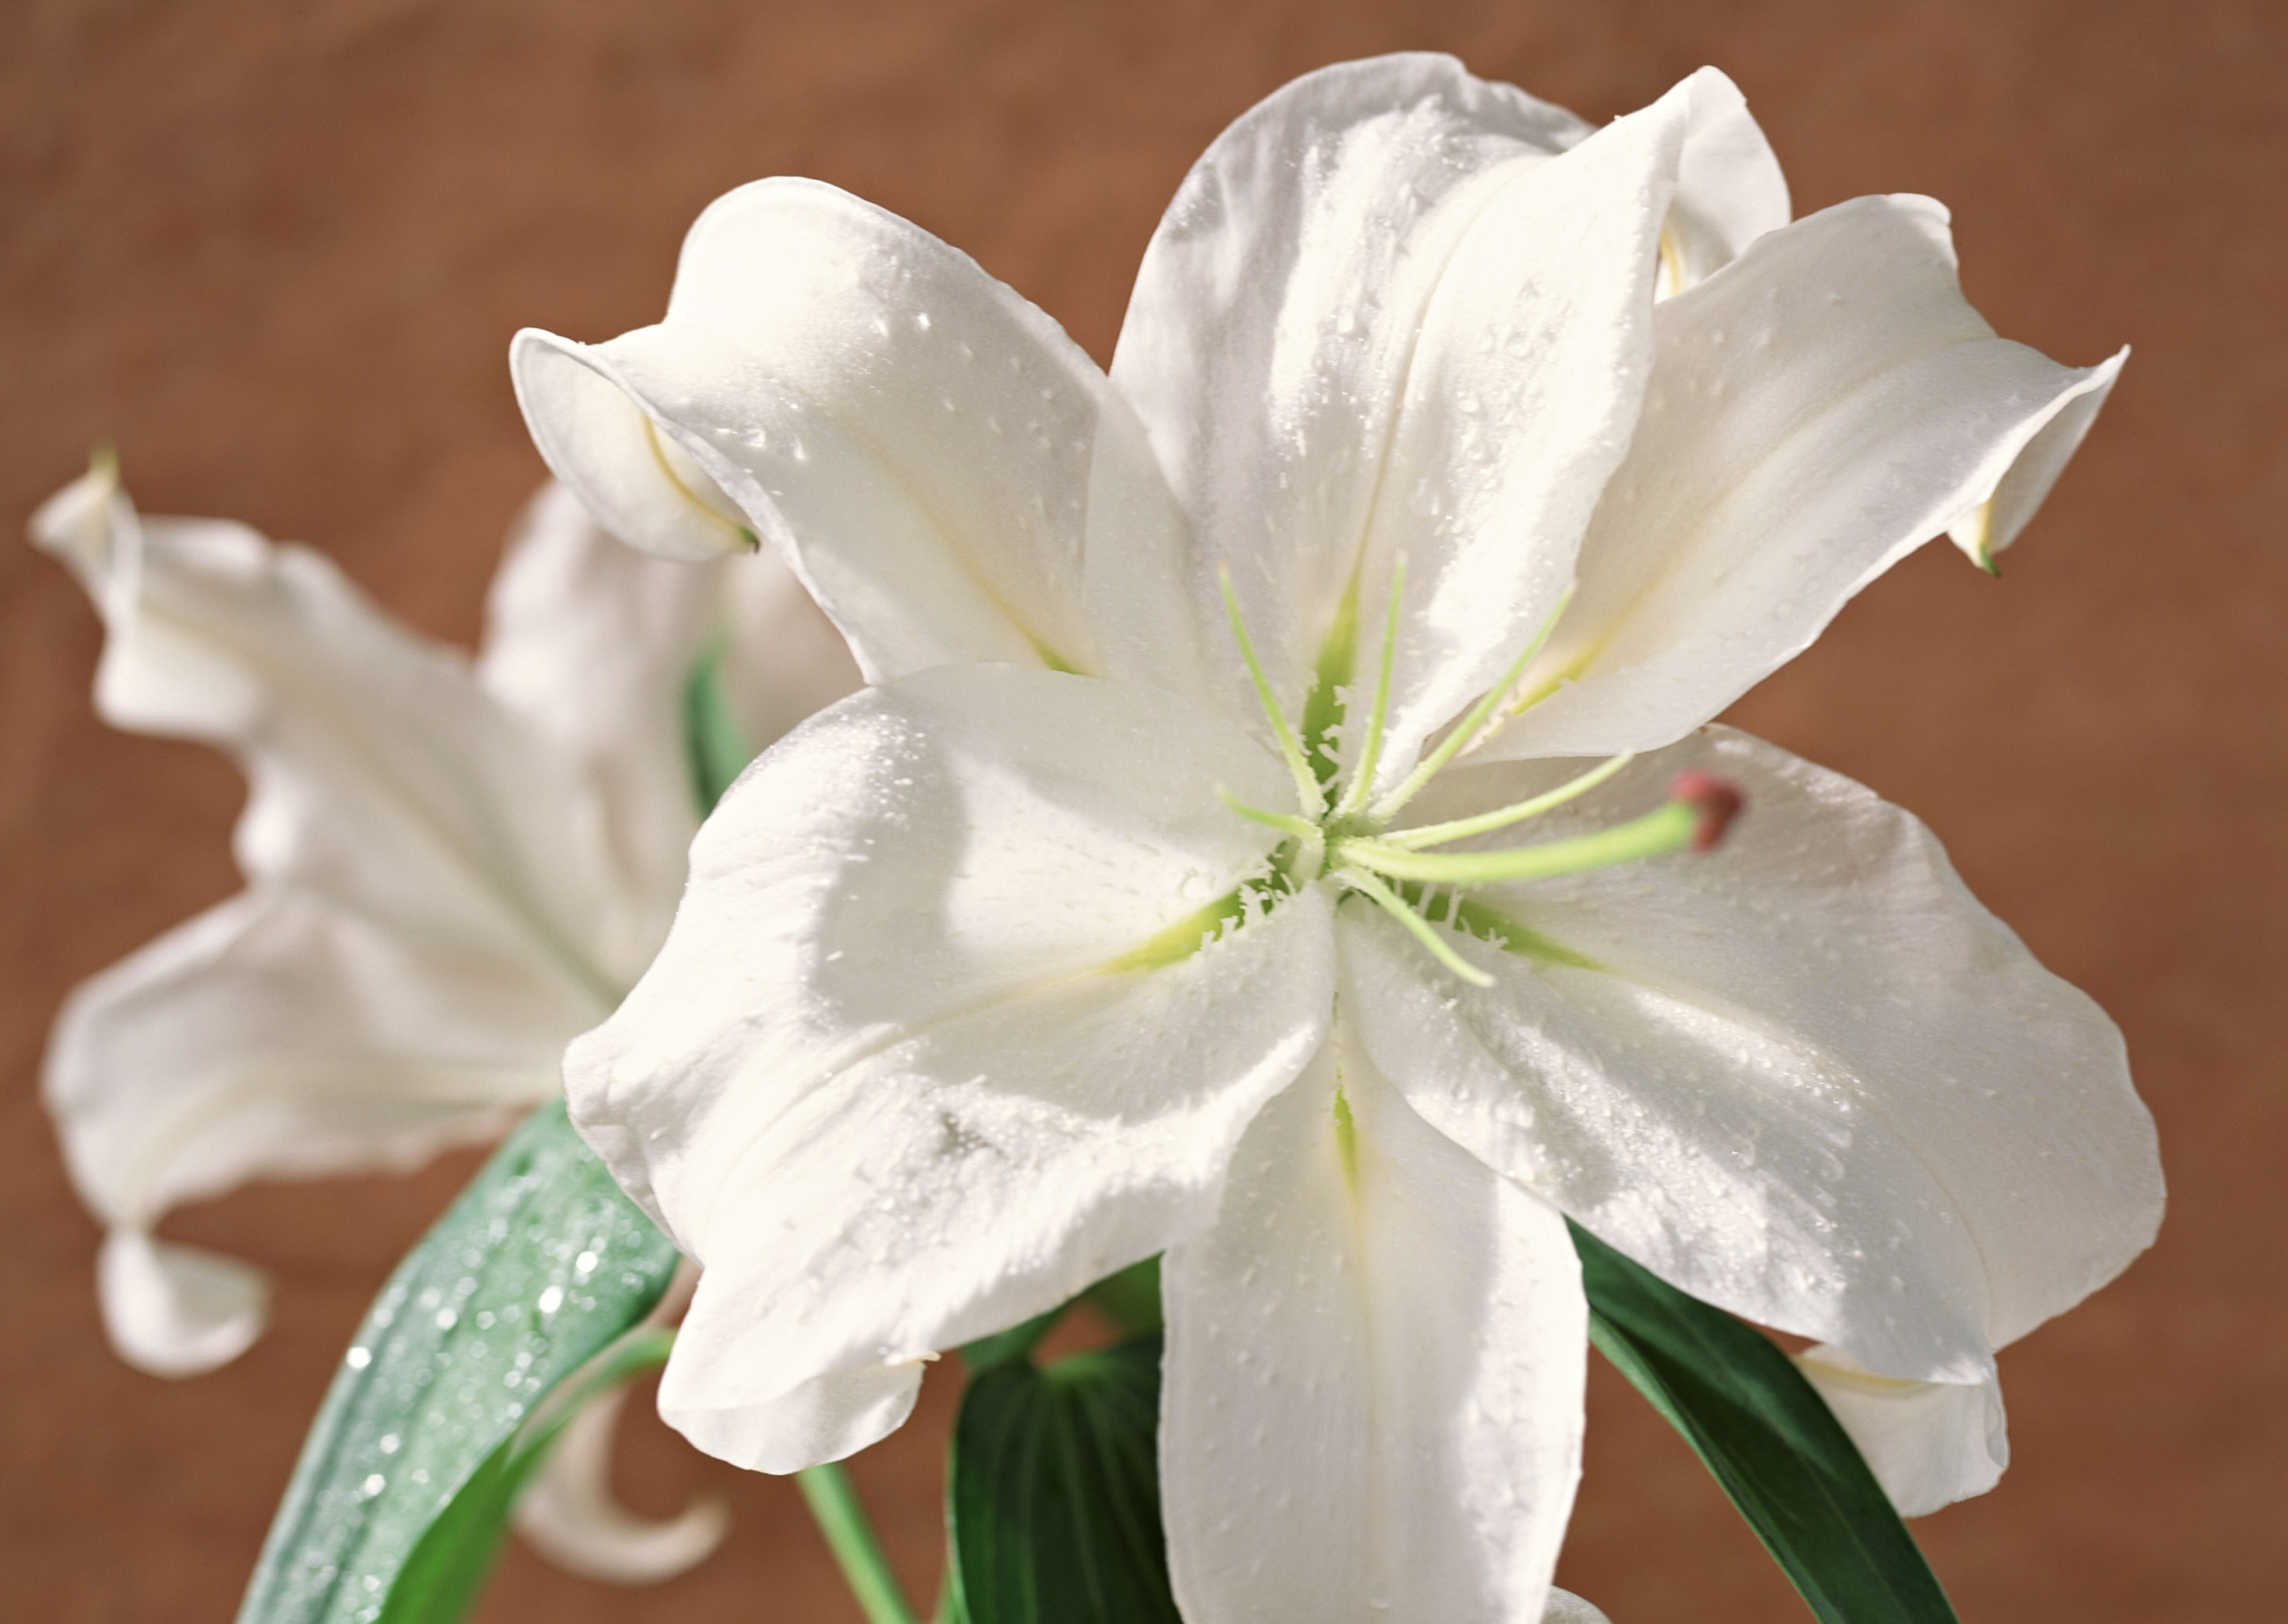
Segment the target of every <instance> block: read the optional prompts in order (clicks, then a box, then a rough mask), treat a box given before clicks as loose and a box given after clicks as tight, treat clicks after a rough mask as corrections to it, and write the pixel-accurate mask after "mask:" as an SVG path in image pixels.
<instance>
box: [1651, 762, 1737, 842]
mask: <svg viewBox="0 0 2288 1624" xmlns="http://www.w3.org/2000/svg"><path fill="white" fill-rule="evenodd" d="M1668 798H1669V799H1670V800H1672V801H1681V802H1682V803H1684V804H1685V805H1687V806H1689V807H1690V808H1692V810H1693V812H1695V813H1696V814H1697V815H1698V820H1697V821H1696V823H1695V824H1694V825H1693V828H1692V849H1693V850H1694V851H1696V852H1712V851H1714V850H1715V849H1716V847H1717V845H1718V844H1720V842H1721V841H1722V840H1723V838H1724V831H1725V830H1726V829H1728V828H1731V827H1732V820H1733V819H1735V818H1736V817H1738V816H1739V815H1740V809H1741V807H1743V806H1744V805H1745V804H1747V797H1746V796H1744V795H1742V794H1741V793H1740V787H1739V786H1738V785H1737V784H1736V783H1734V782H1733V781H1732V780H1730V779H1728V778H1719V777H1718V776H1717V775H1716V774H1715V773H1713V772H1702V771H1701V770H1700V769H1699V768H1697V767H1693V768H1690V769H1688V770H1687V771H1685V772H1680V773H1678V774H1677V775H1676V776H1675V777H1674V778H1672V779H1671V780H1669V784H1668Z"/></svg>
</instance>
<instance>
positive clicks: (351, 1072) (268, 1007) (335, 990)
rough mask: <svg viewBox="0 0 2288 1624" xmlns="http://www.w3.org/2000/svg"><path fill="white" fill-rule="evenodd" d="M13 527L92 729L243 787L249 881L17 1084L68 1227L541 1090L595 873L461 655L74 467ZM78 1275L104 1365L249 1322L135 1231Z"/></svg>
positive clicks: (436, 1141) (145, 962)
mask: <svg viewBox="0 0 2288 1624" xmlns="http://www.w3.org/2000/svg"><path fill="white" fill-rule="evenodd" d="M33 527H34V535H35V539H36V540H37V541H39V542H40V543H42V544H43V545H44V546H45V547H47V548H48V549H49V550H50V551H53V552H56V553H57V554H59V556H60V557H62V558H64V559H65V561H66V562H67V563H68V564H69V565H70V566H72V567H73V568H74V569H75V571H76V572H77V573H78V574H80V576H81V577H82V579H83V582H84V583H85V584H86V586H87V588H88V590H89V593H90V595H91V597H92V598H94V599H95V600H96V603H97V605H98V606H99V608H100V609H101V610H102V611H103V614H104V617H105V621H106V622H107V629H108V631H109V636H108V638H107V643H106V647H105V651H104V656H103V663H102V665H101V668H100V669H99V674H98V679H97V703H98V708H99V709H100V710H101V712H102V713H103V715H104V716H105V717H107V718H108V719H109V720H111V721H112V722H114V723H115V724H116V725H120V726H123V727H128V728H132V729H135V730H137V731H140V732H147V733H166V734H174V735H181V736H188V737H191V738H196V739H202V740H204V741H209V742H212V743H215V744H218V745H221V746H223V747H224V748H226V749H231V750H232V751H233V752H234V754H236V755H237V756H238V757H240V759H241V760H242V762H243V763H244V764H245V765H246V768H247V771H248V774H249V777H250V780H252V786H253V788H252V794H251V796H250V802H249V805H248V809H247V812H246V814H245V816H244V817H243V818H242V820H241V822H240V826H239V831H238V841H237V845H238V853H239V859H240V863H241V866H242V867H243V868H244V869H245V870H246V872H247V874H248V875H249V877H250V880H251V882H252V885H251V889H250V890H249V891H247V892H245V893H243V894H242V895H241V896H239V897H236V898H234V899H231V900H230V901H228V902H226V903H224V904H222V905H221V906H220V907H216V908H213V909H211V910H210V911H209V912H207V913H206V914H203V915H200V916H199V917H198V918H196V919H195V920H192V921H191V922H189V923H187V924H185V925H183V926H180V927H179V928H178V929H177V930H175V931H171V932H169V933H168V934H167V935H165V936H163V937H161V938H160V939H158V940H156V941H155V942H153V943H151V944H150V945H149V946H147V947H145V948H143V949H142V950H141V951H139V952H138V953H137V954H135V955H131V957H129V958H128V959H127V960H125V961H123V963H120V964H118V965H115V966H114V967H113V968H112V969H110V970H107V971H105V972H104V973H103V974H101V975H99V976H97V977H94V978H91V979H90V980H89V981H87V982H86V983H84V984H83V985H82V986H80V987H79V988H78V989H77V990H76V991H75V993H74V994H73V996H72V998H71V999H70V1001H69V1002H68V1003H67V1005H66V1007H65V1010H64V1011H63V1013H62V1015H61V1016H60V1018H59V1020H58V1023H57V1026H56V1030H55V1034H54V1036H53V1038H52V1042H51V1045H50V1049H49V1053H48V1058H47V1062H46V1066H45V1072H44V1091H45V1095H46V1098H47V1102H48V1105H49V1108H50V1110H51V1111H52V1113H53V1114H54V1116H55V1118H56V1121H57V1126H58V1130H59V1132H60V1135H61V1137H62V1139H63V1142H64V1149H65V1155H66V1160H67V1161H68V1164H69V1166H70V1168H71V1171H72V1175H73V1177H74V1180H75V1184H77V1185H78V1187H79V1190H80V1192H81V1194H82V1195H83V1198H84V1199H85V1200H86V1201H87V1202H88V1204H89V1206H90V1207H91V1208H92V1209H93V1210H94V1212H95V1213H96V1214H97V1216H99V1217H100V1218H101V1219H102V1220H103V1221H104V1222H105V1223H106V1224H107V1225H108V1226H110V1227H111V1228H113V1229H114V1230H115V1231H116V1232H120V1233H121V1234H122V1235H123V1236H126V1237H131V1238H139V1237H143V1236H147V1234H148V1233H149V1232H150V1231H151V1230H152V1229H153V1227H154V1226H155V1225H156V1224H157V1223H158V1221H159V1219H160V1217H161V1216H162V1215H163V1213H164V1212H165V1211H166V1210H167V1209H168V1208H170V1207H171V1206H173V1205H175V1204H177V1203H179V1202H180V1201H184V1200H192V1199H195V1198H198V1197H203V1196H209V1195H213V1194H218V1193H219V1192H222V1191H224V1190H226V1189H229V1188H231V1187H233V1186H234V1185H235V1184H239V1183H241V1182H242V1181H243V1180H245V1179H248V1178H250V1177H255V1176H293V1175H309V1174H315V1173H321V1172H333V1171H343V1170H347V1169H350V1168H375V1167H401V1166H406V1165H409V1164H411V1163H413V1162H415V1161H418V1160H420V1159H421V1158H422V1157H424V1156H425V1155H426V1154H428V1153H431V1152H433V1151H434V1150H436V1149H438V1148H440V1147H441V1146H443V1145H451V1144H457V1143H462V1142H465V1141H468V1140H471V1139H474V1138H481V1137H487V1136H489V1135H490V1134H492V1133H496V1132H497V1131H498V1130H499V1129H501V1128H502V1127H504V1125H505V1123H506V1121H508V1120H509V1113H511V1112H512V1110H513V1109H514V1108H515V1107H516V1106H518V1105H523V1104H527V1103H528V1102H530V1101H533V1100H536V1099H542V1098H545V1097H547V1096H548V1095H549V1094H550V1093H552V1091H553V1088H554V1081H553V1074H554V1070H555V1064H554V1054H555V1051H556V1050H558V1048H559V1047H560V1044H561V1042H562V1041H563V1036H564V1034H566V1033H568V1032H572V1031H576V1030H578V1029H579V1028H580V1027H581V1026H583V1025H584V1024H587V1023H588V1022H591V1021H592V1020H594V1019H595V1018H596V1017H597V1015H598V1014H599V1013H600V1012H601V1011H602V1010H605V1009H608V1008H609V1006H610V988H609V984H608V982H607V980H606V979H605V972H604V971H602V970H600V969H599V968H598V967H597V965H596V964H595V963H594V961H593V960H592V958H591V957H590V956H589V955H587V953H586V952H585V951H584V948H583V947H580V946H578V945H577V944H580V943H582V942H583V941H584V940H586V939H589V938H590V937H591V936H592V933H593V932H594V931H596V930H597V928H598V924H599V922H600V919H601V918H602V917H603V914H604V907H605V904H604V901H603V898H604V894H605V885H604V882H603V879H602V877H601V876H602V874H603V872H604V863H603V860H602V857H601V854H600V843H599V842H598V841H597V839H596V838H595V836H596V835H597V830H596V829H595V828H593V827H592V826H590V825H585V824H584V823H583V822H582V821H581V820H580V819H579V817H578V813H577V809H578V808H579V807H580V806H581V805H582V804H583V802H582V801H581V800H580V798H579V796H577V794H576V790H577V784H576V780H574V779H572V778H571V777H569V776H568V775H567V774H566V773H564V772H562V771H561V767H560V763H559V762H558V761H557V760H556V758H555V757H553V756H552V755H549V754H547V753H546V752H544V750H542V749H539V748H538V741H537V740H536V739H535V738H534V737H533V736H532V734H531V733H530V730H529V729H528V728H527V727H526V726H525V725H522V724H521V723H520V722H519V721H518V720H517V719H516V718H515V717H513V716H512V714H511V713H510V712H508V711H507V710H505V709H503V708H501V707H500V706H499V704H498V703H497V701H494V700H492V699H491V698H490V697H489V696H488V695H487V694H486V693H483V692H482V691H481V689H480V688H479V687H478V686H477V685H476V683H475V682H474V681H473V678H472V676H471V673H470V671H469V669H468V668H467V666H466V663H465V661H461V660H459V659H458V658H457V656H455V655H453V654H451V653H450V652H449V651H447V650H444V649H441V648H438V647H435V646H431V645H428V644H426V643H424V642H422V641H421V640H419V639H417V638H414V637H413V636H411V635H410V634H409V633H407V632H405V631H403V630H401V629H399V628H397V627H395V626H394V625H393V624H392V623H390V622H388V621H386V620H385V618H384V617H382V616H381V615H380V614H378V612H377V611H376V610H374V609H373V608H372V606H370V605H369V604H368V603H367V602H366V601H365V599H364V598H362V597H361V596H360V595H359V594H358V593H357V592H356V591H355V590H354V588H352V587H351V586H350V585H349V583H348V582H346V581H345V580H344V579H343V578H342V577H341V576H340V575H339V574H338V573H337V572H336V571H334V570H333V568H332V567H331V566H330V565H328V564H327V563H326V562H325V561H324V560H323V559H322V558H318V557H317V556H316V555H314V554H312V553H309V552H306V551H303V550H300V549H297V548H276V547H273V546H271V545H270V544H269V543H266V542H264V541H263V540H262V539H261V538H260V537H258V536H257V535H254V534H253V533H252V532H250V531H248V530H246V529H244V528H242V527H238V526H234V525H223V524H213V523H203V522H197V521H187V520H165V519H153V520H149V521H144V520H142V519H139V517H138V516H137V514H136V513H135V511H134V510H133V509H132V507H131V505H129V504H128V503H127V501H126V499H125V497H124V496H123V495H121V494H120V493H119V491H118V489H117V487H116V482H115V478H114V477H113V476H111V475H109V474H107V473H103V472H99V473H97V474H93V475H91V476H89V477H88V478H87V479H83V480H81V481H79V482H77V483H76V484H75V485H74V486H72V487H69V488H68V489H67V490H65V491H64V492H62V493H61V494H60V495H58V496H57V497H55V498H53V499H52V501H51V502H50V503H47V504H46V505H45V506H44V507H43V508H42V510H41V511H40V512H39V513H38V514H37V515H36V517H35V519H34V521H33ZM232 1267H233V1268H237V1267H239V1266H238V1265H233V1266H232ZM105 1279H106V1291H105V1301H106V1303H107V1308H108V1309H109V1310H111V1323H112V1329H113V1332H114V1335H115V1340H116V1341H117V1343H118V1344H119V1346H120V1349H121V1351H122V1353H123V1355H124V1356H125V1357H127V1358H129V1359H131V1360H135V1361H136V1362H139V1363H143V1364H145V1365H146V1366H147V1367H152V1368H162V1369H164V1370H166V1371H168V1372H169V1373H171V1374H184V1373H186V1372H187V1371H188V1370H190V1369H194V1368H201V1367H203V1366H202V1365H201V1364H200V1361H201V1360H203V1359H226V1358H228V1357H230V1356H231V1355H232V1354H234V1353H235V1352H236V1351H237V1350H238V1348H239V1347H242V1346H243V1345H244V1344H243V1340H242V1336H243V1335H245V1334H246V1333H245V1332H243V1331H242V1329H234V1330H231V1331H229V1332H228V1333H227V1334H225V1333H223V1332H221V1331H218V1330H217V1331H213V1334H212V1335H210V1334H209V1330H211V1329H212V1327H217V1326H223V1325H231V1326H237V1327H243V1326H245V1325H248V1324H252V1323H258V1317H259V1312H260V1309H259V1299H258V1294H256V1293H254V1292H253V1291H252V1289H251V1288H250V1287H248V1286H247V1285H246V1282H245V1279H243V1278H242V1277H240V1276H237V1275H234V1274H230V1273H229V1271H224V1272H223V1273H222V1274H218V1273H217V1272H216V1270H215V1269H213V1268H208V1267H206V1266H204V1265H199V1266H197V1267H193V1266H192V1264H190V1263H188V1262H187V1261H186V1259H185V1257H184V1256H183V1255H182V1254H180V1253H179V1252H178V1251H174V1250H169V1249H164V1248H162V1249H160V1250H157V1251H153V1250H151V1249H150V1248H149V1246H148V1244H147V1242H144V1241H142V1240H134V1241H133V1244H130V1243H129V1241H127V1240H122V1241H121V1242H119V1243H118V1244H117V1245H115V1247H114V1248H112V1249H111V1250H110V1251H108V1252H107V1263H106V1264H105ZM218 1282H219V1284H218ZM146 1287H148V1289H146ZM210 1287H213V1289H210ZM218 1304H219V1306H218ZM202 1326H203V1327H208V1329H205V1330H203V1329H200V1328H198V1327H202ZM155 1327H156V1328H155ZM166 1327H176V1329H174V1330H169V1329H167V1328H166ZM170 1347H171V1348H173V1349H174V1350H175V1351H166V1350H167V1349H169V1348H170Z"/></svg>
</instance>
